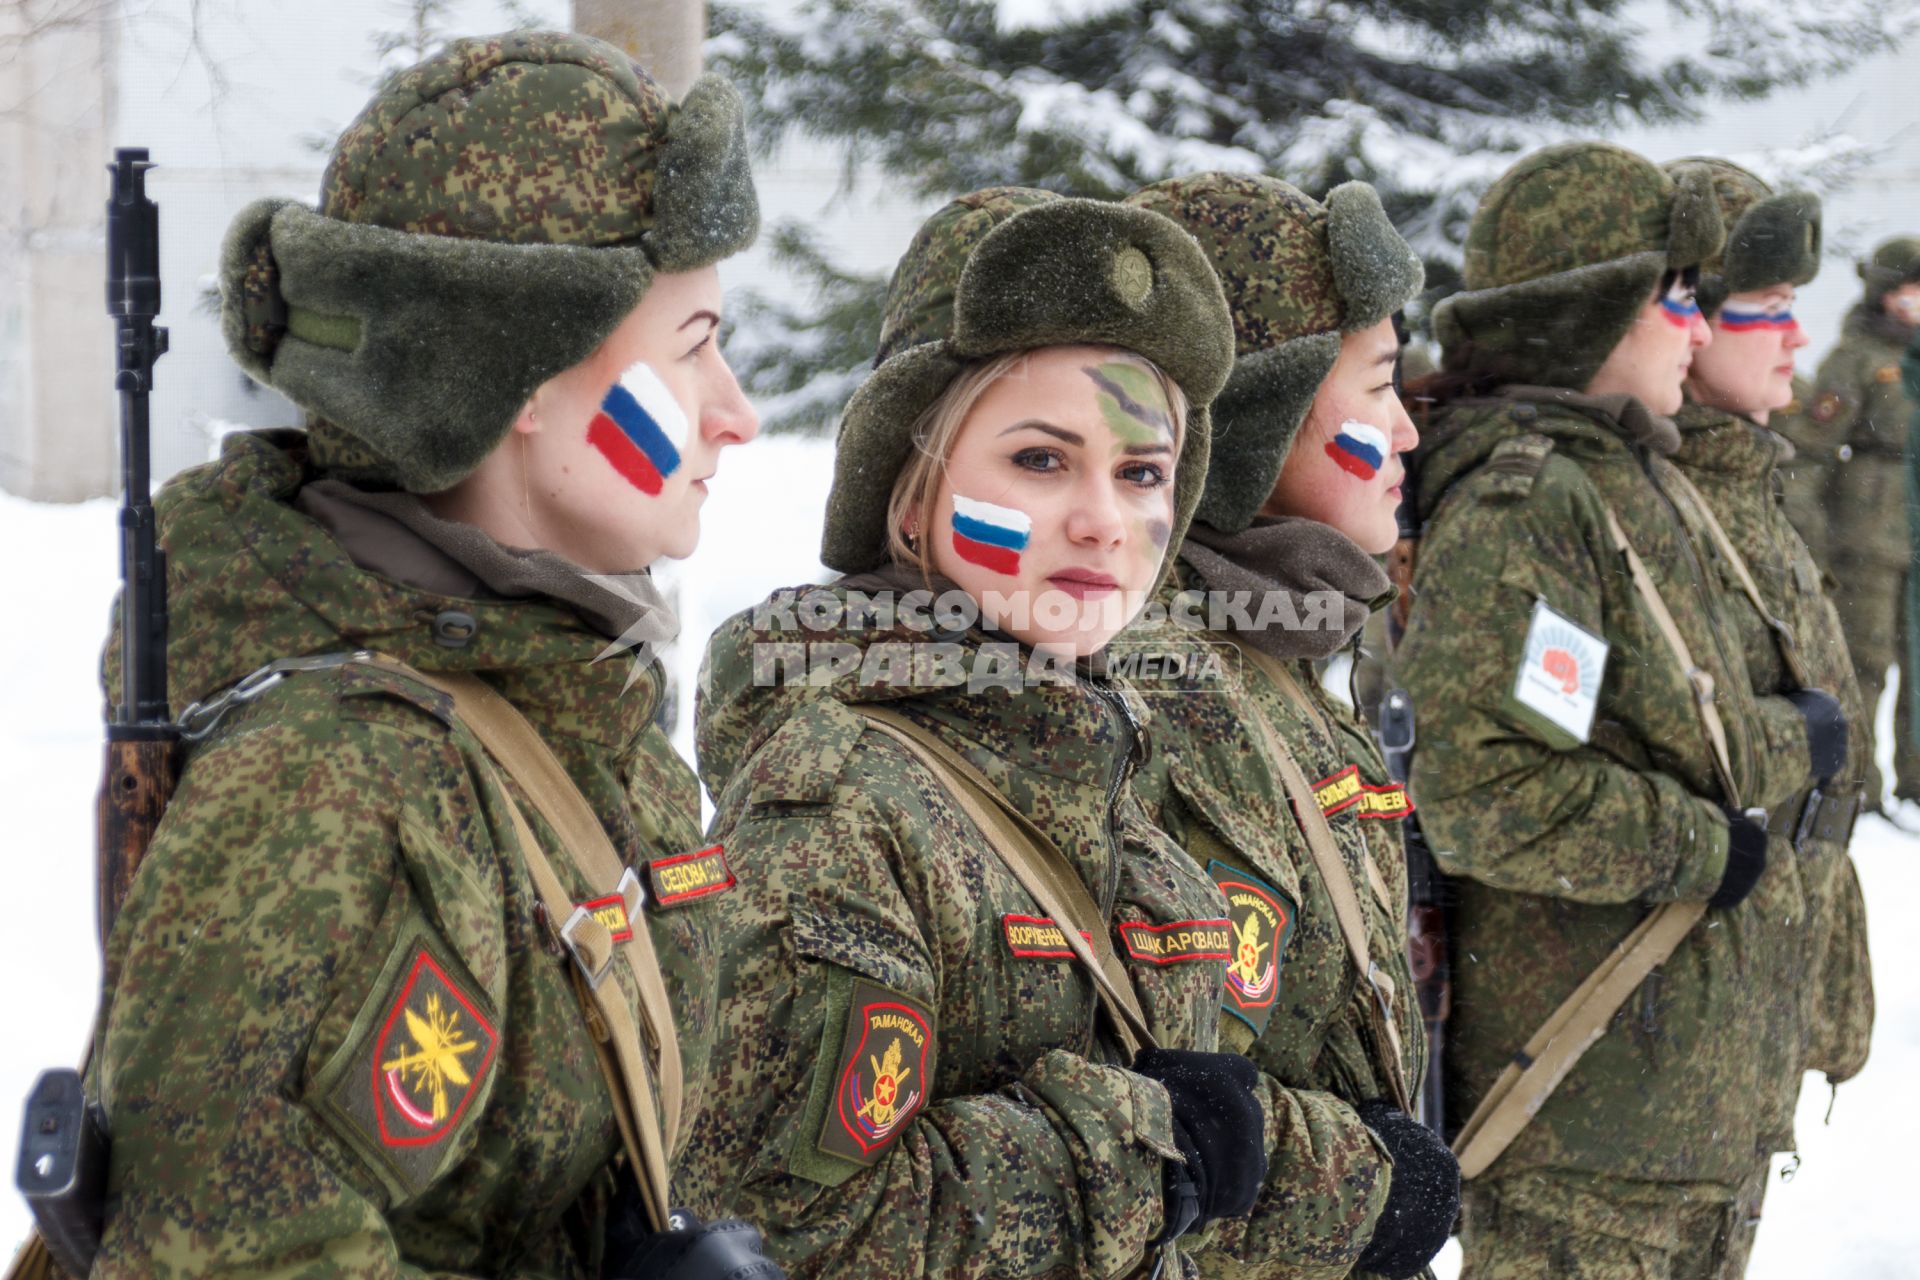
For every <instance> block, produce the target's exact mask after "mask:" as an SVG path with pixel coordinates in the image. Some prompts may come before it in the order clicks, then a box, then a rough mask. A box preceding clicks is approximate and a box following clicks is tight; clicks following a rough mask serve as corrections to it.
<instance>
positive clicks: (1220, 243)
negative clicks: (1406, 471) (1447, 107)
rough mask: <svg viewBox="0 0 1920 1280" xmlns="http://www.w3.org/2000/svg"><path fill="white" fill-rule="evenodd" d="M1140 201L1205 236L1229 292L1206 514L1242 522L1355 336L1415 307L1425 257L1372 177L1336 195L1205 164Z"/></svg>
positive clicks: (1135, 199) (1233, 524)
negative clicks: (1224, 369) (1228, 342)
mask: <svg viewBox="0 0 1920 1280" xmlns="http://www.w3.org/2000/svg"><path fill="white" fill-rule="evenodd" d="M1127 203H1129V204H1133V205H1138V206H1139V207H1141V208H1143V209H1152V210H1153V211H1154V212H1155V213H1160V214H1165V215H1166V216H1167V217H1169V218H1171V219H1173V220H1174V221H1175V222H1177V223H1179V224H1180V226H1181V227H1183V228H1184V229H1185V230H1186V231H1188V232H1189V233H1190V234H1192V235H1193V237H1194V238H1195V239H1197V240H1198V241H1199V242H1200V247H1201V249H1202V250H1203V251H1205V253H1206V255H1207V258H1208V260H1209V261H1210V262H1211V263H1212V264H1213V268H1214V271H1215V272H1216V273H1217V274H1218V275H1219V277H1220V283H1221V287H1222V288H1223V289H1224V290H1225V292H1226V296H1227V307H1228V309H1229V310H1230V311H1231V312H1232V314H1233V328H1234V355H1235V359H1234V364H1233V373H1232V375H1231V376H1230V377H1229V378H1228V379H1227V385H1226V388H1225V389H1224V390H1223V391H1221V393H1220V398H1219V399H1218V400H1216V401H1214V405H1213V461H1212V463H1211V464H1210V466H1209V468H1208V474H1207V488H1206V492H1205V493H1203V494H1202V495H1201V498H1200V507H1199V510H1198V511H1197V512H1196V513H1195V519H1197V520H1200V521H1202V522H1203V523H1205V524H1207V525H1210V526H1211V527H1213V528H1215V529H1218V530H1220V531H1221V532H1223V533H1237V532H1239V531H1240V530H1242V529H1244V528H1246V527H1247V526H1248V525H1249V524H1251V523H1252V522H1253V518H1254V516H1255V515H1256V514H1257V513H1258V512H1259V510H1260V508H1261V506H1262V505H1263V504H1265V502H1266V500H1267V498H1268V497H1269V496H1270V495H1271V494H1272V493H1273V486H1274V484H1275V482H1276V481H1278V480H1279V478H1280V468H1281V466H1282V464H1283V463H1284V462H1285V461H1286V457H1287V451H1288V449H1290V448H1291V447H1292V445H1293V439H1294V437H1295V435H1297V434H1298V433H1299V430H1300V424H1301V423H1302V422H1304V421H1305V420H1306V416H1307V411H1308V410H1309V409H1310V408H1311V407H1312V406H1313V398H1314V395H1315V393H1316V392H1318V390H1319V389H1320V384H1321V383H1322V382H1324V381H1325V380H1326V377H1327V374H1328V372H1329V371H1331V370H1332V368H1333V363H1334V361H1335V360H1336V359H1337V358H1338V357H1339V355H1340V339H1341V337H1342V335H1344V334H1349V333H1356V332H1358V331H1360V330H1362V329H1366V328H1370V327H1371V326H1373V325H1376V324H1379V323H1380V322H1381V321H1382V320H1385V319H1387V318H1388V317H1389V316H1391V315H1393V314H1394V313H1395V312H1396V311H1399V310H1400V309H1401V308H1403V307H1405V306H1406V305H1407V303H1408V302H1410V301H1412V300H1413V298H1414V296H1415V295H1417V294H1418V293H1419V292H1420V288H1421V285H1422V283H1423V282H1424V280H1425V276H1426V272H1425V268H1424V267H1423V266H1422V264H1421V262H1420V256H1419V255H1418V254H1416V253H1415V252H1414V251H1413V249H1412V248H1411V247H1410V246H1409V245H1408V244H1407V242H1406V241H1405V240H1403V239H1401V238H1400V233H1399V232H1397V231H1395V230H1394V228H1393V223H1392V222H1390V221H1389V220H1388V218H1387V214H1386V210H1384V209H1383V208H1381V206H1380V197H1379V195H1378V194H1377V193H1376V192H1375V191H1374V189H1373V188H1372V187H1370V186H1368V185H1367V184H1366V183H1364V182H1348V183H1343V184H1342V185H1340V186H1338V187H1335V188H1334V189H1333V190H1332V191H1330V192H1328V193H1327V199H1326V202H1325V203H1324V204H1322V203H1321V202H1319V201H1316V200H1314V199H1312V198H1311V197H1309V196H1307V195H1306V194H1305V193H1304V192H1302V191H1300V190H1299V189H1298V188H1296V187H1293V186H1290V185H1288V184H1287V183H1285V182H1281V181H1279V180H1278V179H1275V178H1267V177H1259V176H1256V175H1250V174H1236V173H1203V174H1199V175H1197V176H1194V177H1190V178H1173V179H1169V180H1168V181H1165V182H1158V183H1155V184H1154V185H1153V186H1150V187H1147V188H1145V189H1143V190H1141V191H1138V192H1136V193H1134V194H1133V195H1132V196H1130V197H1128V199H1127Z"/></svg>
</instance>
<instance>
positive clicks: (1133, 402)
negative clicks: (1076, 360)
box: [1081, 360, 1173, 448]
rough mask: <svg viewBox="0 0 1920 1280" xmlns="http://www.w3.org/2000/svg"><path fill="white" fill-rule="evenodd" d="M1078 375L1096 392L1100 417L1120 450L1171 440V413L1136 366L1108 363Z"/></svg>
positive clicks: (1147, 376) (1088, 367) (1155, 383)
mask: <svg viewBox="0 0 1920 1280" xmlns="http://www.w3.org/2000/svg"><path fill="white" fill-rule="evenodd" d="M1081 372H1083V373H1085V374H1086V375H1087V376H1088V377H1089V378H1092V379H1093V385H1094V386H1096V387H1098V388H1099V389H1100V416H1101V418H1102V419H1104V420H1105V421H1106V424H1107V427H1108V428H1109V429H1110V430H1111V431H1112V432H1113V434H1114V436H1115V437H1116V438H1117V439H1118V440H1119V441H1120V444H1121V446H1122V447H1123V448H1137V447H1139V446H1142V445H1155V444H1164V443H1165V442H1167V441H1169V440H1171V439H1172V438H1173V411H1172V407H1171V406H1170V405H1168V404H1167V397H1166V395H1165V394H1164V393H1163V392H1162V391H1161V390H1160V383H1159V382H1158V380H1156V379H1155V378H1154V376H1153V375H1152V374H1150V373H1148V372H1147V371H1146V370H1145V369H1142V368H1141V367H1140V366H1139V365H1137V364H1129V363H1127V362H1126V361H1124V360H1109V361H1107V362H1106V363H1105V364H1102V365H1086V366H1083V367H1082V369H1081Z"/></svg>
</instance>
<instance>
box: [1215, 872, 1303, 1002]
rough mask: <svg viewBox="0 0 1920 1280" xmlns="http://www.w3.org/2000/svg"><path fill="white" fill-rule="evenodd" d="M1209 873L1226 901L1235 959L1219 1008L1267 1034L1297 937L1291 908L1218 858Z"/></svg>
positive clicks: (1262, 883)
mask: <svg viewBox="0 0 1920 1280" xmlns="http://www.w3.org/2000/svg"><path fill="white" fill-rule="evenodd" d="M1207 874H1208V875H1210V876H1212V877H1213V882H1214V883H1215V884H1217V885H1219V886H1220V892H1222V893H1224V894H1225V895H1226V897H1227V910H1228V913H1229V914H1228V926H1229V928H1230V929H1231V930H1232V935H1233V937H1232V943H1233V950H1232V954H1231V955H1230V956H1229V957H1228V959H1227V977H1226V985H1225V987H1224V989H1223V990H1222V992H1221V998H1220V1007H1221V1008H1223V1009H1225V1010H1226V1011H1227V1012H1228V1013H1230V1014H1232V1015H1233V1016H1234V1017H1236V1018H1238V1019H1240V1021H1242V1022H1244V1023H1246V1024H1247V1025H1248V1026H1249V1027H1252V1028H1253V1033H1254V1034H1255V1035H1260V1034H1262V1033H1264V1032H1265V1031H1266V1029H1267V1023H1268V1022H1269V1021H1271V1020H1272V1018H1273V1011H1274V1008H1275V1006H1276V1004H1277V1003H1278V1001H1279V999H1280V962H1281V959H1282V953H1283V952H1284V951H1285V950H1286V948H1287V939H1288V938H1289V937H1291V936H1292V934H1293V919H1294V908H1293V903H1292V902H1290V901H1289V900H1288V899H1287V896H1286V895H1285V894H1284V893H1281V892H1280V891H1279V890H1278V889H1276V888H1274V887H1273V886H1272V885H1270V884H1268V883H1267V882H1266V881H1265V880H1262V879H1260V877H1258V876H1254V875H1249V874H1247V873H1246V872H1244V871H1242V870H1240V869H1239V868H1238V867H1233V866H1229V865H1227V864H1226V863H1224V862H1222V861H1220V860H1219V859H1218V858H1215V859H1214V860H1213V861H1211V862H1209V863H1208V864H1207Z"/></svg>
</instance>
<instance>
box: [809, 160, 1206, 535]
mask: <svg viewBox="0 0 1920 1280" xmlns="http://www.w3.org/2000/svg"><path fill="white" fill-rule="evenodd" d="M1078 344H1088V345H1099V346H1114V347H1120V348H1123V349H1125V350H1128V351H1132V352H1134V353H1136V354H1138V355H1140V356H1143V357H1145V358H1146V359H1148V360H1150V361H1152V362H1153V363H1154V364H1155V365H1157V366H1158V367H1159V368H1160V369H1161V370H1162V371H1163V372H1164V373H1166V374H1167V376H1168V377H1170V378H1172V379H1173V380H1174V382H1175V383H1177V384H1178V385H1179V387H1180V389H1181V391H1183V392H1184V393H1185V394H1186V397H1187V401H1188V405H1189V410H1188V417H1187V428H1186V434H1185V439H1184V440H1183V442H1182V446H1181V451H1180V457H1179V460H1178V463H1177V465H1176V467H1175V487H1174V531H1173V539H1174V543H1175V545H1177V544H1178V541H1179V538H1180V536H1181V534H1182V533H1183V532H1184V531H1185V529H1186V526H1187V521H1188V520H1189V519H1190V518H1191V517H1192V514H1193V507H1194V503H1195V502H1196V501H1198V499H1199V495H1200V486H1201V484H1202V482H1203V481H1204V479H1205V476H1206V469H1207V448H1208V438H1209V434H1210V430H1209V422H1208V417H1207V406H1208V404H1209V402H1211V401H1212V399H1213V398H1214V396H1215V395H1216V394H1217V393H1218V392H1219V390H1220V387H1221V384H1222V383H1224V382H1225V381H1226V377H1227V371H1228V369H1229V367H1230V366H1231V364H1232V361H1233V328H1232V322H1231V321H1230V320H1229V319H1228V317H1227V306H1226V302H1225V300H1224V299H1223V298H1222V297H1221V295H1220V285H1219V282H1218V281H1217V280H1216V279H1215V278H1214V274H1213V271H1212V270H1211V268H1209V267H1208V266H1207V261H1206V258H1205V257H1204V256H1203V255H1202V254H1201V252H1200V249H1199V247H1198V246H1197V245H1195V244H1194V242H1193V238H1192V237H1191V236H1189V235H1187V234H1186V233H1185V232H1184V231H1182V230H1181V229H1180V228H1179V227H1177V226H1175V225H1174V224H1173V223H1171V222H1169V221H1168V220H1167V219H1165V218H1163V217H1161V216H1159V215H1158V214H1155V213H1149V212H1147V211H1146V210H1144V209H1133V208H1128V207H1126V206H1125V205H1120V204H1110V203H1107V202H1105V201H1099V200H1078V199H1067V198H1064V197H1061V196H1056V195H1052V194H1050V193H1048V192H1044V191H1032V190H1027V189H1023V188H1014V187H995V188H989V189H987V190H985V191H978V192H974V193H973V194H971V195H967V196H962V197H961V198H959V199H958V200H955V201H953V202H952V203H950V204H948V205H947V206H946V207H945V208H943V209H941V210H940V211H939V212H937V213H935V214H934V215H933V217H931V218H930V219H928V220H927V222H926V224H925V225H924V226H922V227H921V228H920V231H919V232H918V234H916V235H915V236H914V240H913V244H912V245H911V246H910V247H909V248H908V250H907V252H906V255H905V256H904V257H902V258H901V260H900V264H899V266H898V267H897V268H896V269H895V270H894V273H893V279H892V282H891V283H890V284H889V286H888V289H887V305H886V319H885V322H884V325H883V327H882V330H881V336H880V350H879V354H878V355H877V356H876V357H875V362H874V363H875V368H874V370H873V372H872V373H871V374H869V375H868V376H867V379H866V381H865V382H863V383H861V384H860V386H859V388H858V389H857V390H856V391H855V392H854V393H853V397H852V399H850V400H849V401H848V402H847V407H846V411H845V413H844V414H842V416H841V422H840V435H839V440H838V444H837V447H836V450H835V454H834V467H833V488H832V490H831V491H830V492H829V494H828V496H827V521H826V530H825V532H824V534H823V535H822V539H821V551H820V558H821V560H822V561H824V562H825V563H826V564H828V565H830V566H831V567H833V568H835V569H838V570H840V571H841V572H843V573H861V572H865V571H868V570H871V569H875V568H878V567H879V566H880V565H882V564H883V563H885V561H886V556H887V527H886V518H887V505H888V501H889V499H890V497H891V495H892V492H893V486H894V482H895V481H896V480H897V479H898V477H899V475H900V472H901V470H902V469H903V468H904V467H905V466H906V463H907V459H908V457H909V455H910V454H911V453H912V450H913V447H914V442H913V430H914V427H915V425H916V424H917V423H918V422H919V420H920V418H921V416H922V415H923V414H925V413H926V411H927V410H928V409H929V408H930V407H932V406H933V404H934V403H935V402H936V401H937V400H938V399H939V398H940V396H941V394H942V393H944V392H945V391H946V389H947V387H948V386H949V384H951V383H952V382H953V380H954V379H955V378H957V377H959V376H960V375H961V373H963V372H964V371H965V370H966V369H967V367H968V366H969V365H970V364H973V363H975V362H978V361H982V360H987V359H991V358H993V357H995V356H1000V355H1005V354H1008V353H1011V352H1016V351H1030V350H1035V349H1038V348H1041V347H1052V346H1072V345H1078Z"/></svg>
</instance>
